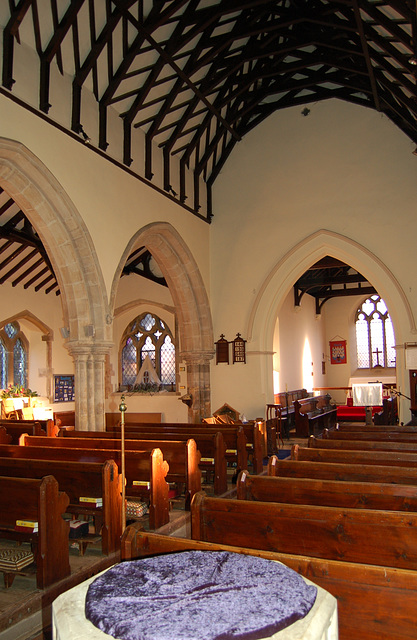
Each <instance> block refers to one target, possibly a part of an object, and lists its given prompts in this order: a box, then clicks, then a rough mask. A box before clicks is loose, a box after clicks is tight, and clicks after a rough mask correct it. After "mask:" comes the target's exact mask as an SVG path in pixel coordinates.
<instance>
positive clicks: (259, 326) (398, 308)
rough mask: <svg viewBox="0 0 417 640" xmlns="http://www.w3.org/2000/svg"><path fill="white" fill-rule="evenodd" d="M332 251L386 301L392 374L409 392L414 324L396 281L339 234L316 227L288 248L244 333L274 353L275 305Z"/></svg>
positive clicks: (267, 370) (267, 367) (268, 374)
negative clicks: (393, 352) (392, 340)
mask: <svg viewBox="0 0 417 640" xmlns="http://www.w3.org/2000/svg"><path fill="white" fill-rule="evenodd" d="M327 255H328V256H332V257H334V258H337V259H339V260H342V261H343V262H345V263H347V264H350V265H351V266H352V267H354V268H355V269H356V270H357V271H359V272H360V273H362V274H363V275H364V276H365V277H366V278H367V280H368V281H369V282H372V284H373V285H374V287H375V289H377V291H378V292H379V294H380V295H381V296H382V297H383V299H384V300H385V302H386V304H387V306H388V308H389V310H390V314H391V318H392V321H393V324H394V327H395V336H396V342H397V362H396V378H397V386H398V388H399V389H403V390H406V391H405V393H406V395H408V386H409V381H408V372H407V370H406V368H405V358H404V348H403V347H404V343H405V342H407V341H412V340H415V333H416V323H415V318H414V315H413V313H412V310H411V307H410V304H409V302H408V300H407V297H406V295H405V292H404V291H403V289H402V287H401V285H400V284H399V282H398V281H397V280H396V278H395V277H394V276H393V274H392V273H391V272H390V271H389V269H388V268H387V267H386V265H385V264H383V263H382V262H381V260H379V258H377V257H376V256H375V255H374V254H372V253H371V252H370V251H369V250H368V249H367V248H366V247H364V246H362V245H360V244H359V243H357V242H354V241H352V240H350V239H349V238H347V237H345V236H342V235H340V234H337V233H334V232H331V231H328V230H320V231H318V232H316V233H314V234H312V235H311V236H309V237H308V238H305V239H304V240H303V241H302V242H300V243H299V244H298V245H296V246H295V247H293V248H292V249H290V250H289V251H288V252H287V254H286V255H285V256H283V258H282V259H281V260H279V261H278V262H277V263H276V265H275V267H274V268H273V269H272V270H271V272H270V273H269V275H268V276H267V278H266V279H265V280H264V282H263V284H262V287H261V288H260V291H259V293H258V296H257V298H256V300H255V302H254V304H253V306H252V309H251V314H250V317H249V321H248V331H247V334H248V336H249V337H250V340H251V348H253V349H256V348H258V349H259V350H260V351H262V352H264V353H269V354H272V352H273V335H274V329H275V323H276V318H277V317H278V315H279V310H280V306H281V305H282V302H283V300H284V299H285V297H286V296H287V295H288V292H289V291H290V290H291V288H292V286H293V284H294V283H295V282H296V280H297V279H298V278H299V277H300V276H301V275H302V274H303V273H304V272H305V271H306V270H307V269H308V268H309V267H310V266H311V265H312V264H314V263H315V262H317V261H318V260H320V259H322V258H324V257H325V256H327ZM272 368H273V367H272V355H271V356H269V357H267V358H265V360H264V374H265V378H266V379H267V380H268V393H269V397H272V394H273V387H272ZM408 415H409V401H408V400H406V399H401V401H400V419H401V417H402V416H404V417H405V419H406V420H407V419H408Z"/></svg>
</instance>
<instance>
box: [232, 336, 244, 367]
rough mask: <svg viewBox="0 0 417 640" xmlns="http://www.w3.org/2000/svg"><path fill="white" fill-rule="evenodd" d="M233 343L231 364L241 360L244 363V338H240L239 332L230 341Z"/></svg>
mask: <svg viewBox="0 0 417 640" xmlns="http://www.w3.org/2000/svg"><path fill="white" fill-rule="evenodd" d="M232 345H233V347H232V348H233V364H234V363H235V362H243V363H245V364H246V340H244V339H243V338H241V336H240V333H237V334H236V338H235V339H234V340H233V342H232Z"/></svg>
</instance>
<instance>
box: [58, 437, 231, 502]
mask: <svg viewBox="0 0 417 640" xmlns="http://www.w3.org/2000/svg"><path fill="white" fill-rule="evenodd" d="M91 433H92V432H88V431H71V432H69V433H67V432H62V433H61V435H63V436H65V437H66V438H68V439H69V440H70V439H72V438H73V437H77V436H78V437H79V436H80V434H84V436H81V437H87V438H88V437H92V436H91V435H90V434H91ZM97 433H98V432H94V435H96V434H97ZM106 433H107V432H101V431H100V437H102V438H110V439H111V438H114V436H115V435H116V434H117V435H118V436H120V431H111V432H108V433H107V435H106ZM126 438H127V439H129V440H155V441H156V440H159V439H160V440H161V441H163V442H165V441H173V440H174V441H178V439H180V440H183V439H186V438H192V439H193V440H195V442H196V445H197V449H198V451H199V452H200V454H201V460H200V468H202V469H205V470H210V471H211V470H213V474H214V493H215V495H221V494H223V493H225V492H226V491H227V459H226V444H225V442H224V438H223V434H222V432H221V431H219V430H217V429H216V430H214V431H211V430H207V429H205V428H204V430H203V431H202V432H198V433H197V432H196V431H191V430H190V431H187V430H175V432H171V431H166V430H158V429H152V428H151V427H149V428H148V429H147V428H144V429H142V428H141V427H140V426H139V429H138V431H133V430H127V431H126ZM67 446H69V445H67Z"/></svg>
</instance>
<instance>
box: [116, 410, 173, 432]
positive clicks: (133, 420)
mask: <svg viewBox="0 0 417 640" xmlns="http://www.w3.org/2000/svg"><path fill="white" fill-rule="evenodd" d="M161 420H162V413H158V412H153V413H143V412H142V413H134V412H130V411H126V412H125V415H124V421H125V425H128V424H143V423H146V424H149V423H152V424H153V423H157V424H158V423H160V422H161ZM105 421H106V429H107V428H111V427H115V426H119V425H120V412H119V413H106V415H105Z"/></svg>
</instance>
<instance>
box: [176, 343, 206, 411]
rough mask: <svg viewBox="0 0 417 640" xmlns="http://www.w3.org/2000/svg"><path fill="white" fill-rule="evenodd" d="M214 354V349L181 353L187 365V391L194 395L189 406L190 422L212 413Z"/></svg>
mask: <svg viewBox="0 0 417 640" xmlns="http://www.w3.org/2000/svg"><path fill="white" fill-rule="evenodd" d="M213 356H214V352H213V351H201V352H198V353H183V354H181V357H182V359H183V361H184V362H185V363H186V365H187V386H188V390H187V392H188V393H189V394H191V396H192V404H191V406H190V407H189V408H188V421H189V422H201V421H202V419H203V418H207V417H209V416H210V415H211V404H210V360H212V358H213Z"/></svg>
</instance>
